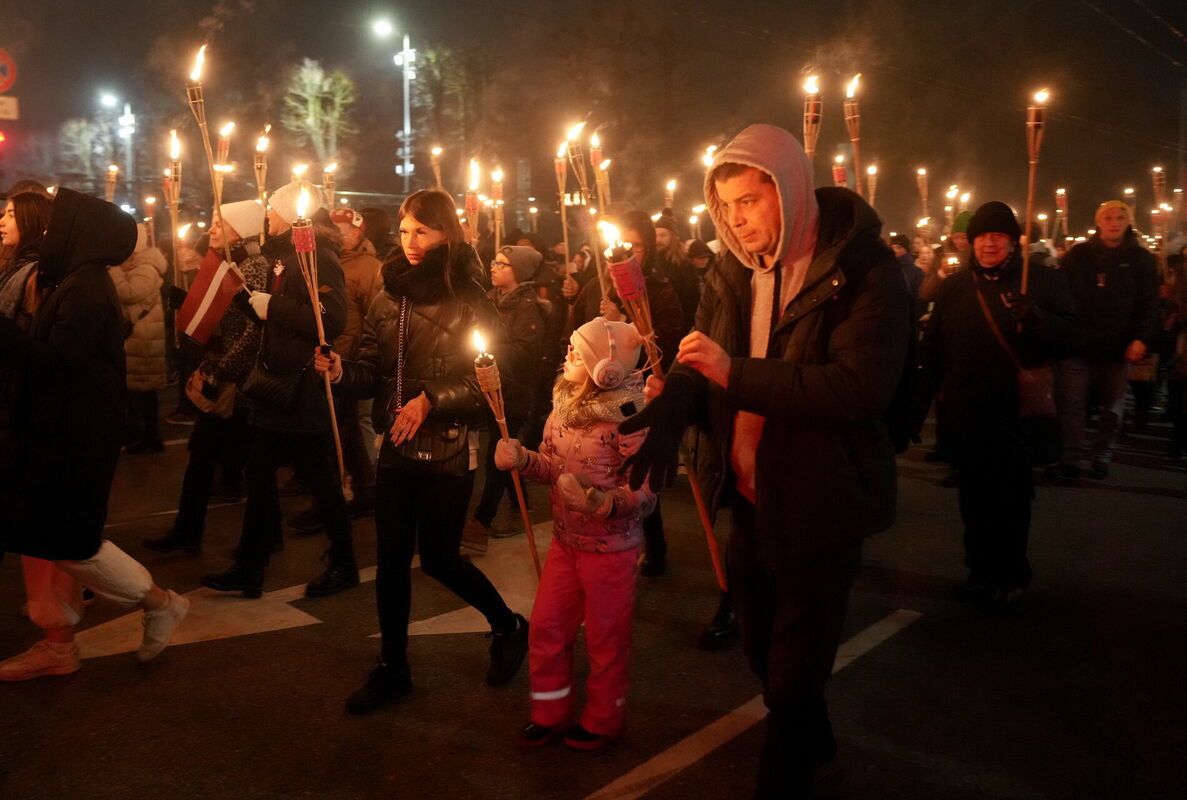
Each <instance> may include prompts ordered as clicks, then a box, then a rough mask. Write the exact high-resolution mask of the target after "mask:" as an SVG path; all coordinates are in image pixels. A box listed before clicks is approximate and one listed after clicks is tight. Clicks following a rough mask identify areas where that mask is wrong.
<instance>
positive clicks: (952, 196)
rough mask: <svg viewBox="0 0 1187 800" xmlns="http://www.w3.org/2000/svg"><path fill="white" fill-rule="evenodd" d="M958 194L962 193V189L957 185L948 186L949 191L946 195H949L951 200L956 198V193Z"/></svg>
mask: <svg viewBox="0 0 1187 800" xmlns="http://www.w3.org/2000/svg"><path fill="white" fill-rule="evenodd" d="M958 194H960V190H959V189H957V188H956V187H955V186H950V187H948V193H947V194H945V195H944V196H945V197H947V198H948V199H949V200H955V199H956V195H958Z"/></svg>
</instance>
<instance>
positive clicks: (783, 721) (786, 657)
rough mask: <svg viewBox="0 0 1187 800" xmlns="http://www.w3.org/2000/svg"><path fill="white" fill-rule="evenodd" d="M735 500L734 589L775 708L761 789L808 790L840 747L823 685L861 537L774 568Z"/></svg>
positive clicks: (768, 792) (745, 508)
mask: <svg viewBox="0 0 1187 800" xmlns="http://www.w3.org/2000/svg"><path fill="white" fill-rule="evenodd" d="M731 502H732V505H733V514H732V524H731V528H730V538H729V545H728V548H729V549H728V553H729V557H728V558H727V559H726V564H727V566H728V569H729V586H730V594H731V596H732V597H733V600H734V609H735V611H736V613H737V615H738V626H739V628H740V629H741V633H742V647H743V649H744V651H745V653H746V657H747V658H748V659H749V661H750V668H751V669H752V670H754V673H755V674H756V675H758V677H759V678H760V679H761V680H762V684H763V700H764V702H765V703H766V706H767V709H768V710H769V711H770V713H769V714H768V715H767V723H766V724H767V734H766V740H765V742H764V744H763V750H762V754H761V756H760V760H759V776H758V794H757V796H758V797H772V798H774V797H778V798H790V797H807V796H809V793H810V791H811V784H812V775H813V773H814V772H815V770H816V768H817V767H819V766H820V765H821V764H824V763H827V762H828V761H830V760H832V757H833V755H834V754H835V752H836V742H835V740H834V738H833V732H832V724H831V723H830V722H829V718H828V707H827V706H826V704H825V701H824V687H825V684H827V683H828V679H829V676H831V675H832V668H833V660H834V659H835V658H836V655H837V646H838V645H839V643H840V641H841V633H842V628H843V626H844V623H845V612H846V609H847V606H848V602H849V590H850V588H851V587H852V586H853V579H854V577H855V576H856V574H857V570H858V567H859V566H860V564H861V540H860V539H857V540H855V541H852V542H845V543H843V544H840V545H835V546H832V547H829V548H825V549H822V550H816V551H812V552H809V553H804V554H802V555H800V556H798V557H796V558H795V560H794V561H792V562H789V563H785V564H781V565H778V567H776V566H775V565H772V564H771V563H770V561H769V560H768V559H765V558H763V556H762V554H761V553H760V551H759V548H758V531H757V529H756V526H755V512H754V505H753V504H751V503H750V502H749V501H748V500H746V499H745V498H743V497H741V496H740V495H737V494H736V493H735V495H734V498H733V499H732V501H731Z"/></svg>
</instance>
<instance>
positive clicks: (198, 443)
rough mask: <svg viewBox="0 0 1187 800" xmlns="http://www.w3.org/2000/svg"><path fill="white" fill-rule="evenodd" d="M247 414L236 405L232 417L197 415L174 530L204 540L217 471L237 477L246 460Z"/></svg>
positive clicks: (249, 434) (195, 540) (193, 538)
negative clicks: (207, 514) (218, 469)
mask: <svg viewBox="0 0 1187 800" xmlns="http://www.w3.org/2000/svg"><path fill="white" fill-rule="evenodd" d="M247 420H248V413H247V410H246V409H244V408H243V407H242V406H241V405H236V407H235V412H234V413H233V414H232V415H231V416H230V418H223V417H217V416H215V415H214V414H201V413H200V414H198V419H197V421H196V422H195V423H194V431H193V433H191V434H190V441H189V451H190V460H189V462H188V463H187V464H186V466H185V477H184V478H183V479H182V482H181V499H180V500H179V501H178V504H177V519H176V520H175V521H174V522H173V531H174V532H175V533H176V534H178V535H179V536H182V537H184V538H186V539H188V540H190V541H193V542H200V541H202V535H203V533H204V532H205V530H206V507H207V506H208V505H209V504H210V494H211V491H212V490H213V489H214V471H215V469H217V468H218V467H219V466H220V465H221V466H222V468H223V475H224V477H225V478H231V477H232V476H238V475H239V474H240V473H241V472H242V470H243V464H244V462H245V461H246V460H247V451H248V445H249V443H250V441H251V435H252V427H251V426H250V425H248V424H247Z"/></svg>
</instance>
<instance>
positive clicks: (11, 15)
mask: <svg viewBox="0 0 1187 800" xmlns="http://www.w3.org/2000/svg"><path fill="white" fill-rule="evenodd" d="M216 6H217V9H216ZM560 8H561V6H560V5H559V4H557V3H555V2H536V1H535V0H532V1H530V2H476V1H474V0H455V2H449V3H442V2H404V3H400V4H395V3H386V4H385V3H383V2H351V1H350V0H337V1H336V2H333V3H325V2H321V3H314V2H302V1H300V0H294V1H293V2H286V3H281V2H277V1H276V0H254V1H253V2H247V1H246V0H228V2H223V3H218V4H215V3H211V2H209V0H207V2H200V1H196V2H195V1H192V0H191V1H188V2H177V1H175V0H156V1H155V2H154V1H150V0H118V1H117V0H86V2H82V1H81V0H80V1H78V2H60V1H59V2H42V3H40V4H35V3H32V2H29V0H20V2H16V1H15V0H0V48H6V49H8V50H10V51H11V52H13V54H14V55H15V56H16V57H17V59H18V61H19V65H20V77H19V81H18V83H17V85H16V86H15V87H14V89H13V90H12V91H11V92H10V94H12V95H14V96H17V97H19V98H20V101H21V107H22V114H23V118H22V120H21V122H19V123H10V122H4V123H0V130H4V131H6V132H8V133H9V139H10V142H9V145H11V144H12V143H13V141H15V140H18V139H20V137H23V136H28V135H33V134H35V133H36V132H43V133H45V132H48V133H49V134H52V133H53V132H55V131H56V130H57V127H58V126H59V125H60V124H61V122H62V121H63V120H65V119H67V118H70V117H80V116H87V115H89V114H91V113H93V112H94V110H95V108H96V104H97V97H98V94H99V92H100V91H101V90H108V91H112V92H114V93H115V94H118V95H120V96H121V97H123V98H131V99H132V100H133V105H134V110H135V111H136V112H137V113H138V114H139V115H142V119H143V120H144V130H146V131H153V132H154V133H153V134H152V135H153V136H154V137H155V135H156V134H155V131H156V130H157V129H158V128H159V127H160V126H162V125H163V126H165V127H168V126H169V125H179V126H182V127H183V129H184V130H185V131H186V132H187V133H188V135H189V136H190V137H192V140H193V143H194V144H195V145H196V143H197V136H196V132H195V129H194V128H195V126H194V125H193V123H192V119H191V118H190V117H189V113H188V110H187V108H186V106H185V103H184V89H183V81H184V74H185V72H187V71H188V68H189V61H190V59H191V58H192V53H193V51H194V49H196V47H197V45H198V44H200V43H201V42H202V41H205V40H207V39H210V41H211V60H210V64H209V71H208V73H207V78H206V86H207V96H208V99H209V101H210V103H211V108H212V112H211V113H212V119H214V120H217V119H219V118H220V114H219V110H221V109H228V110H233V111H234V112H235V113H236V114H239V115H241V117H237V118H242V119H245V120H247V122H245V123H244V125H245V126H248V125H252V124H254V123H255V120H257V119H258V120H259V121H260V122H261V123H262V121H263V120H265V119H268V118H271V119H273V121H274V120H275V117H277V116H278V115H279V114H278V110H279V103H278V98H279V96H280V94H281V92H282V90H283V86H284V83H285V80H286V76H287V72H288V70H290V69H291V68H292V65H293V64H295V63H296V62H297V61H298V60H299V59H300V58H302V57H310V58H315V59H319V60H321V61H322V62H323V64H325V65H326V66H327V67H338V68H342V69H343V70H345V71H346V72H348V73H349V74H350V75H351V76H352V77H353V78H354V79H355V80H356V81H357V82H358V86H359V92H360V98H361V102H360V107H359V109H358V113H357V115H356V123H357V124H358V125H359V127H360V128H361V133H360V136H359V137H358V138H357V140H356V141H355V143H354V149H355V150H356V151H357V152H356V156H357V159H356V164H355V167H354V170H353V174H351V175H349V177H345V176H344V178H343V179H342V180H341V181H340V183H339V187H340V188H358V189H368V190H378V191H395V190H397V189H398V188H399V185H400V184H399V182H398V180H397V179H396V177H395V176H394V175H393V174H392V164H393V163H394V158H393V156H392V154H391V150H392V148H394V146H395V145H394V142H393V141H392V140H391V134H392V132H394V130H395V129H396V128H397V127H398V126H399V124H400V115H401V110H400V102H401V100H400V97H401V95H400V86H399V77H398V73H397V70H396V68H395V67H394V66H393V65H392V62H391V55H392V52H394V49H395V47H396V46H398V45H397V44H395V43H396V42H397V41H398V40H396V39H393V40H391V41H389V42H388V43H382V44H381V43H379V42H377V41H376V40H375V39H374V37H373V36H372V35H371V32H370V22H371V20H372V19H373V18H375V17H376V16H377V15H380V14H384V15H387V16H388V17H389V18H390V19H391V20H392V21H393V23H395V26H396V30H397V31H398V32H399V33H403V32H405V31H407V32H409V33H410V34H411V35H412V37H413V45H414V46H415V47H424V46H426V45H429V44H437V45H441V46H453V47H464V46H468V45H475V44H480V45H485V46H486V47H487V48H489V50H490V52H491V53H493V54H494V59H493V62H492V67H491V76H492V81H493V82H494V83H495V84H496V88H497V91H496V92H495V93H494V94H493V95H492V100H491V103H492V104H493V105H494V106H496V107H497V113H496V112H494V111H492V112H490V113H489V114H488V118H489V121H488V123H487V127H488V129H489V130H487V131H485V132H480V133H479V134H476V138H475V141H476V142H479V143H480V145H479V149H480V150H481V151H482V152H481V153H480V154H481V155H483V156H484V157H487V158H490V159H493V158H495V157H497V158H498V159H500V160H501V161H502V162H503V163H505V164H506V163H511V162H513V161H514V160H515V159H517V158H520V159H528V160H529V161H530V162H531V164H532V167H533V172H534V176H535V180H534V185H533V191H535V192H536V193H537V194H541V195H543V194H544V193H545V192H548V191H549V190H550V186H551V187H552V189H553V190H554V189H555V186H554V185H553V184H550V181H551V180H552V178H551V167H550V161H551V157H552V154H553V151H554V150H555V148H556V143H557V142H558V141H559V140H560V139H561V137H562V135H563V131H564V129H565V128H566V127H567V126H568V125H569V124H571V123H572V122H573V121H575V120H578V119H581V118H583V117H584V116H585V115H586V114H591V117H590V119H591V123H592V124H594V125H603V124H605V127H604V129H603V130H604V136H603V138H604V140H605V143H606V148H607V151H608V155H610V156H612V157H616V160H618V162H619V165H620V166H619V167H617V168H616V170H618V171H617V172H616V173H615V174H613V176H612V177H613V180H614V182H615V184H616V186H619V187H622V188H621V190H620V191H617V192H616V194H618V195H619V197H622V198H623V199H628V200H633V201H635V202H638V203H639V204H640V205H642V206H644V207H647V208H649V209H654V208H657V207H658V205H659V200H660V194H661V191H662V190H661V187H662V184H663V182H664V181H665V180H666V179H667V178H669V177H678V178H679V179H680V181H681V189H680V191H679V194H678V200H677V205H678V207H681V208H683V207H684V206H691V205H692V204H694V203H697V202H700V199H699V183H700V175H699V174H698V171H697V167H698V166H699V162H698V157H699V154H700V153H701V152H703V149H704V147H705V146H706V145H708V144H711V143H719V142H721V141H723V140H724V139H726V138H728V137H729V136H730V135H731V134H733V133H735V132H736V131H737V130H738V129H740V128H741V127H743V126H744V125H745V124H747V123H751V122H770V123H774V124H778V125H782V126H784V127H787V128H788V129H790V130H791V131H792V132H793V133H795V134H796V135H797V136H799V135H800V133H801V123H800V113H801V110H802V97H803V96H802V92H801V90H800V88H799V87H800V85H801V84H802V82H803V77H804V75H806V74H807V72H808V70H809V69H813V70H814V71H817V72H819V74H820V75H821V76H822V78H821V83H822V87H823V90H824V92H825V106H824V115H825V119H824V127H823V130H822V132H821V136H820V141H819V145H818V155H817V159H816V169H817V182H818V183H820V184H825V183H828V182H830V179H829V177H828V167H829V163H830V162H831V158H832V156H833V155H834V154H835V153H836V152H838V147H839V146H840V145H842V144H844V143H846V142H847V138H846V136H845V129H844V124H843V120H842V115H841V99H842V97H843V90H844V83H845V82H846V81H847V80H848V78H849V77H850V76H851V75H852V74H853V73H854V72H859V71H860V72H861V73H863V78H862V87H861V92H860V95H859V97H860V99H861V102H862V116H863V135H862V154H863V160H864V161H866V163H869V162H870V161H876V162H877V164H878V165H879V168H880V177H879V186H878V195H879V198H878V207H879V210H880V212H881V213H882V214H883V216H884V217H885V218H886V221H887V225H888V228H894V227H900V228H901V227H903V226H907V225H909V224H910V223H911V222H912V221H913V220H914V219H915V218H916V216H917V215H918V212H917V207H918V202H917V199H916V197H917V196H916V194H915V170H916V168H917V167H919V166H926V167H927V168H928V170H929V172H930V174H931V176H932V178H931V195H932V208H933V213H935V214H937V215H938V214H939V213H940V207H941V206H942V204H943V201H942V194H943V192H944V190H945V188H946V187H947V185H948V184H950V183H959V184H960V185H961V187H962V188H963V189H965V190H971V191H973V193H974V204H978V203H980V202H984V201H986V200H989V199H1001V200H1005V201H1007V202H1010V203H1011V204H1013V205H1015V206H1016V207H1018V206H1021V205H1022V202H1023V200H1024V191H1025V178H1026V147H1025V137H1024V124H1023V123H1024V115H1025V105H1026V102H1027V98H1028V96H1029V95H1030V94H1031V93H1033V92H1034V91H1035V90H1036V89H1039V88H1042V87H1049V88H1050V89H1051V91H1052V92H1053V95H1054V97H1053V100H1052V103H1051V107H1050V111H1049V115H1048V128H1047V137H1046V141H1045V145H1044V150H1043V157H1042V163H1041V166H1040V172H1039V184H1038V185H1039V192H1038V196H1039V203H1038V205H1037V208H1038V209H1039V210H1047V211H1049V212H1050V211H1053V210H1054V209H1053V205H1054V203H1053V201H1052V199H1051V198H1052V196H1053V194H1054V189H1055V187H1057V186H1066V187H1067V189H1068V192H1069V195H1070V196H1071V217H1072V222H1073V225H1074V226H1075V227H1076V228H1080V229H1083V228H1085V227H1087V225H1088V218H1089V215H1090V214H1091V211H1092V209H1093V208H1094V207H1095V205H1096V204H1097V203H1098V202H1100V201H1102V200H1104V199H1108V198H1111V197H1115V196H1118V195H1120V193H1121V189H1122V187H1124V186H1127V185H1132V186H1134V187H1135V188H1136V189H1137V191H1138V195H1139V208H1140V210H1141V215H1140V216H1139V221H1144V219H1145V214H1146V212H1148V211H1149V208H1150V207H1151V206H1152V205H1153V202H1152V191H1151V188H1150V185H1151V184H1150V168H1151V167H1152V166H1153V165H1155V164H1161V165H1163V166H1165V167H1166V168H1167V170H1168V171H1169V173H1170V174H1171V176H1172V177H1171V180H1170V182H1169V185H1170V186H1171V187H1174V186H1177V185H1180V181H1179V180H1176V179H1175V177H1174V176H1175V175H1176V174H1179V175H1181V174H1182V169H1183V158H1184V154H1183V152H1182V151H1181V149H1180V144H1179V143H1180V137H1181V136H1182V133H1181V130H1180V125H1181V119H1180V117H1181V115H1182V114H1184V113H1187V112H1183V111H1181V106H1183V105H1184V104H1185V103H1187V100H1185V98H1187V94H1185V92H1187V70H1185V68H1184V66H1183V65H1184V64H1187V3H1184V2H1182V0H1112V1H1111V2H1107V3H1106V2H1104V0H1045V1H1044V2H1039V1H1038V0H1034V1H1033V2H1027V1H1024V0H1003V2H997V3H969V2H960V3H958V2H948V1H947V0H942V1H940V2H922V3H921V2H906V1H905V0H868V1H867V2H858V1H857V0H848V1H847V2H846V1H844V0H839V1H837V2H831V3H798V2H773V1H772V0H765V1H764V0H731V1H730V2H728V3H720V2H714V3H700V2H681V3H667V2H646V1H645V0H644V1H643V2H628V3H621V4H618V3H598V4H593V3H584V2H573V3H567V4H564V6H563V8H564V9H565V10H563V11H562V10H558V9H560ZM212 15H213V18H214V19H216V20H219V21H220V24H218V25H215V26H213V27H212V26H210V25H209V24H207V25H206V26H202V25H201V22H202V20H203V19H204V18H206V19H207V20H208V21H209V19H210V18H211V17H212ZM599 23H603V24H604V25H605V28H602V27H600V26H599ZM624 24H625V27H623V25H624ZM616 25H618V26H619V27H617V28H616V27H615V26H616ZM603 30H605V31H606V32H602V31H603ZM653 44H654V46H653ZM573 48H578V50H577V51H576V52H577V53H581V54H584V55H583V56H581V57H582V58H585V59H587V62H588V63H589V64H592V65H606V69H607V71H606V72H605V73H604V75H605V76H609V77H604V78H603V79H602V81H603V85H599V84H598V76H597V74H595V78H594V80H593V81H592V82H591V81H589V80H585V81H572V82H570V81H569V80H568V79H567V78H568V74H567V73H565V72H563V71H558V70H557V69H555V65H556V64H558V63H561V62H560V61H558V59H561V58H563V57H564V53H565V52H566V51H571V50H572V49H573ZM1175 62H1177V63H1178V64H1179V65H1178V66H1176V63H1175ZM613 76H616V77H613ZM586 77H587V78H588V77H589V76H588V75H587V76H586ZM605 81H612V83H611V84H610V85H604V84H605ZM590 87H593V88H590ZM595 90H596V91H597V92H598V94H597V97H594V96H593V94H592V93H593V92H594V91H595ZM599 98H600V99H599ZM252 135H254V134H252ZM632 137H634V138H632ZM616 141H618V142H620V143H623V142H628V141H629V142H630V144H624V145H623V149H625V150H626V152H625V153H624V152H617V153H616V152H615V143H616ZM246 142H247V138H246V137H245V138H244V139H243V140H241V141H240V142H239V143H238V146H239V147H240V148H242V149H246V148H247V144H246ZM141 144H142V145H143V146H145V147H147V148H149V150H150V151H151V150H152V149H153V148H158V149H160V150H162V152H163V139H162V142H161V144H160V145H158V144H157V143H156V142H155V141H149V142H145V141H144V140H141ZM443 144H444V145H445V146H446V147H447V148H448V147H449V145H450V143H449V142H444V143H443ZM425 146H426V147H427V143H425ZM456 149H457V148H454V150H455V151H456ZM511 150H513V151H514V152H507V151H511ZM18 153H19V150H17V149H14V148H11V147H10V150H9V152H8V153H7V154H6V155H5V159H4V161H3V162H2V163H0V167H2V168H3V169H4V179H5V180H6V181H9V182H10V181H11V180H13V179H15V178H16V177H18V176H19V175H20V174H21V173H22V167H21V164H19V163H18V162H17V161H16V159H15V157H14V154H18ZM451 155H454V156H456V157H457V159H458V160H459V161H460V160H461V159H462V158H464V157H465V156H468V155H469V154H462V153H456V152H453V151H451ZM161 160H162V161H163V155H162V156H161ZM453 166H454V165H453V164H452V163H451V164H450V167H451V170H450V171H449V172H448V173H447V182H449V181H450V180H451V179H452V177H453V175H454V174H455V173H454V172H453V170H452V167H453ZM424 172H425V173H427V170H424ZM191 174H193V173H191ZM420 177H421V178H422V179H423V178H424V177H425V175H424V174H421V175H420Z"/></svg>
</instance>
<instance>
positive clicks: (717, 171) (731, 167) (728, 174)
mask: <svg viewBox="0 0 1187 800" xmlns="http://www.w3.org/2000/svg"><path fill="white" fill-rule="evenodd" d="M748 169H754V170H758V173H759V174H760V175H761V176H762V182H763V183H774V182H775V181H774V179H772V178H771V175H770V173H768V172H767V171H766V170H763V169H758V167H752V166H750V165H749V164H739V163H737V162H735V161H723V162H722V163H720V164H718V165H717V166H716V167H714V168H713V182H714V183H718V182H720V181H728V180H730V179H731V178H736V177H738V176H739V175H741V174H742V173H744V172H745V171H746V170H748Z"/></svg>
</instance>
